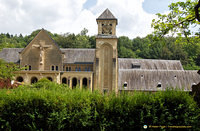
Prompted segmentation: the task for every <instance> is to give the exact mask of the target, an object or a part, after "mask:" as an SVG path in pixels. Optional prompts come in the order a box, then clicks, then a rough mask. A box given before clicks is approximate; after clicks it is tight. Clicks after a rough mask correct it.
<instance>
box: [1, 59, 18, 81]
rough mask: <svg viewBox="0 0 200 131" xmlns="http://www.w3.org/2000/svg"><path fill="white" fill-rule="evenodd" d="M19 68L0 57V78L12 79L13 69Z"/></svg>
mask: <svg viewBox="0 0 200 131" xmlns="http://www.w3.org/2000/svg"><path fill="white" fill-rule="evenodd" d="M19 70H20V68H19V67H18V66H17V65H16V64H14V63H7V62H5V61H4V60H1V59H0V79H12V78H13V76H14V75H15V74H14V72H15V71H19Z"/></svg>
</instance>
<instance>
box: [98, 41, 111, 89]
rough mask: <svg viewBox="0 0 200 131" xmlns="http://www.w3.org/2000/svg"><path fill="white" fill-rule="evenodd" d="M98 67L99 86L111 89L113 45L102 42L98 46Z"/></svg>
mask: <svg viewBox="0 0 200 131" xmlns="http://www.w3.org/2000/svg"><path fill="white" fill-rule="evenodd" d="M100 50H101V53H100V56H101V57H100V58H101V59H100V67H102V68H101V72H102V73H101V76H100V77H101V83H100V84H101V87H102V88H103V89H109V90H112V72H113V59H112V58H113V47H112V45H111V44H109V43H104V44H102V45H101V47H100Z"/></svg>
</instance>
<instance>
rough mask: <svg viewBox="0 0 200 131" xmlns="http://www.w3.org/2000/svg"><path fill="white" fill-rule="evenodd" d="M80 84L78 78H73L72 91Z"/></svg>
mask: <svg viewBox="0 0 200 131" xmlns="http://www.w3.org/2000/svg"><path fill="white" fill-rule="evenodd" d="M77 84H78V80H77V78H76V77H74V78H72V89H74V88H76V85H77Z"/></svg>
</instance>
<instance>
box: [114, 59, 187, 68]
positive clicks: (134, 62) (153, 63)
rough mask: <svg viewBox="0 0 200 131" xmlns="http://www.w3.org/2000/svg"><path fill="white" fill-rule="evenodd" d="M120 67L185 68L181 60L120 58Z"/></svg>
mask: <svg viewBox="0 0 200 131" xmlns="http://www.w3.org/2000/svg"><path fill="white" fill-rule="evenodd" d="M118 63H119V69H135V68H134V66H136V67H138V66H140V67H139V68H138V69H148V70H183V67H182V64H181V62H180V61H179V60H156V59H132V58H118Z"/></svg>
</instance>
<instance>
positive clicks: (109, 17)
mask: <svg viewBox="0 0 200 131" xmlns="http://www.w3.org/2000/svg"><path fill="white" fill-rule="evenodd" d="M106 19H107V20H117V18H115V16H114V15H113V14H112V13H111V12H110V10H109V9H108V8H107V9H106V10H105V11H104V12H103V13H102V14H101V15H100V16H99V17H98V18H97V20H106Z"/></svg>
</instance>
